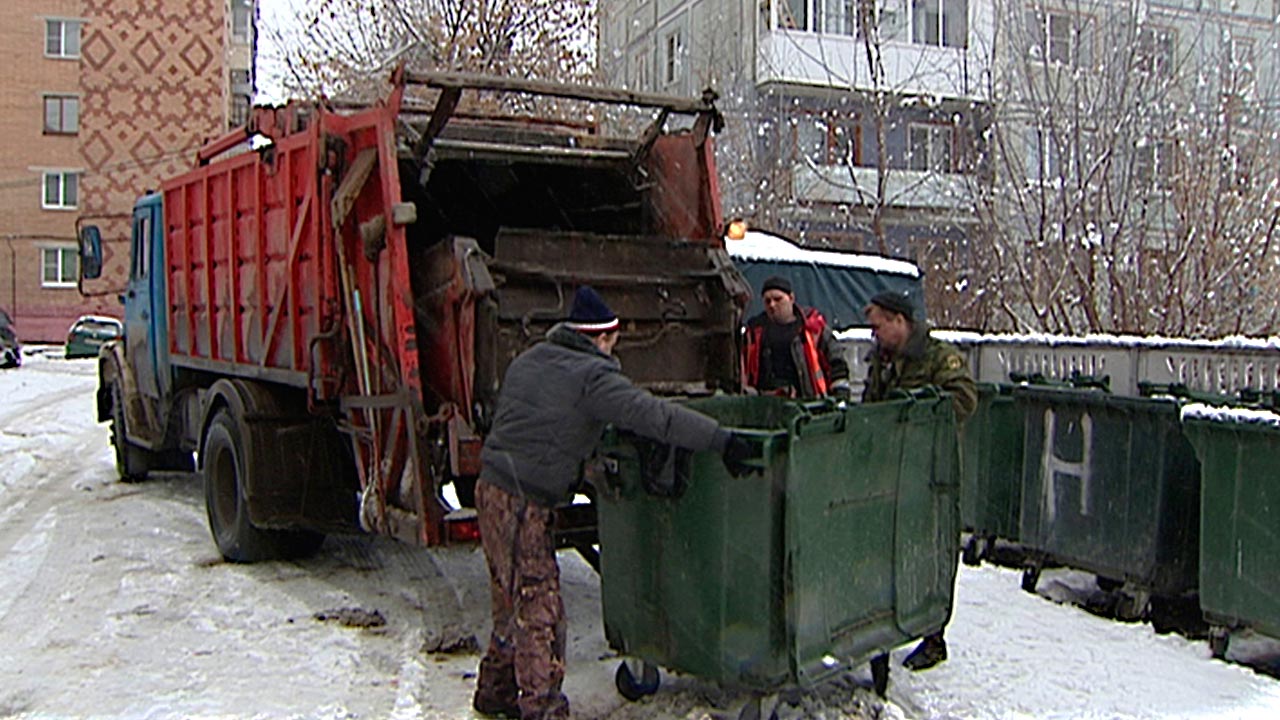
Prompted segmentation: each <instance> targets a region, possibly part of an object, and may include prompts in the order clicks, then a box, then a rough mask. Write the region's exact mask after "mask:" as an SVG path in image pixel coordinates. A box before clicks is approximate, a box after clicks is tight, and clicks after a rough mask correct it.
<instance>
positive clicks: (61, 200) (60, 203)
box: [40, 170, 82, 210]
mask: <svg viewBox="0 0 1280 720" xmlns="http://www.w3.org/2000/svg"><path fill="white" fill-rule="evenodd" d="M81 175H82V173H81V172H80V171H78V170H44V171H42V172H41V173H40V207H41V209H43V210H77V209H79V207H80V176H81ZM53 177H58V178H60V180H59V181H58V197H57V199H56V200H54V201H50V199H49V189H50V188H49V180H50V179H51V178H53ZM68 178H74V182H73V185H74V187H73V188H72V191H71V192H70V193H68V192H67V179H68ZM68 194H71V195H74V198H73V201H72V202H71V203H68V202H67V195H68Z"/></svg>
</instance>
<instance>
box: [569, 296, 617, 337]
mask: <svg viewBox="0 0 1280 720" xmlns="http://www.w3.org/2000/svg"><path fill="white" fill-rule="evenodd" d="M565 324H567V325H568V326H569V327H571V328H573V329H574V330H577V331H578V332H584V333H589V334H595V333H605V332H609V331H611V330H617V329H618V326H619V322H618V316H617V315H614V314H613V311H612V310H610V309H609V306H608V305H606V304H605V302H604V298H602V297H600V294H599V293H597V292H596V291H595V289H593V288H592V287H591V286H590V285H583V286H582V287H580V288H578V290H577V292H575V293H574V294H573V310H572V311H570V312H569V320H568V321H567V322H566V323H565Z"/></svg>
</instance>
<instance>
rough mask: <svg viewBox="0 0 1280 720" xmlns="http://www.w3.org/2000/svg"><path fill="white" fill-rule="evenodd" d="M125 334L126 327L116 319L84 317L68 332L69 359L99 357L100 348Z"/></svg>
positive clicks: (72, 325)
mask: <svg viewBox="0 0 1280 720" xmlns="http://www.w3.org/2000/svg"><path fill="white" fill-rule="evenodd" d="M123 334H124V325H123V324H121V322H120V321H119V320H117V319H115V318H112V317H102V316H99V315H82V316H81V317H80V318H78V319H77V320H76V321H75V322H74V323H72V324H71V329H70V330H68V331H67V357H68V358H85V357H98V348H101V347H102V344H103V343H105V342H106V341H108V340H114V339H116V338H118V337H120V336H121V335H123Z"/></svg>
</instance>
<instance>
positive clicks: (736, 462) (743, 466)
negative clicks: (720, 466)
mask: <svg viewBox="0 0 1280 720" xmlns="http://www.w3.org/2000/svg"><path fill="white" fill-rule="evenodd" d="M720 457H721V458H722V459H723V460H724V467H725V469H726V470H728V471H729V474H730V475H732V476H733V477H742V476H743V475H746V474H747V473H749V472H751V471H753V470H759V468H756V467H752V466H751V465H748V464H747V461H748V460H750V459H752V458H754V457H756V450H755V448H754V447H752V445H751V443H750V442H749V441H748V440H747V439H746V438H745V437H744V436H742V435H739V434H737V433H729V441H728V442H726V443H725V445H724V452H722V453H721V454H720Z"/></svg>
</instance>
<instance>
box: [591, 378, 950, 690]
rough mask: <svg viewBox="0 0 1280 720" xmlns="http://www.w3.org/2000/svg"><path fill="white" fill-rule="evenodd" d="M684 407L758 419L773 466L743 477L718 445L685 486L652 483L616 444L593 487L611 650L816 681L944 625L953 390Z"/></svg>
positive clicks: (732, 418) (748, 684)
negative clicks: (849, 401) (650, 488)
mask: <svg viewBox="0 0 1280 720" xmlns="http://www.w3.org/2000/svg"><path fill="white" fill-rule="evenodd" d="M690 406H692V407H695V408H697V409H698V410H701V411H703V412H706V413H708V414H709V415H711V416H713V417H715V418H717V419H718V420H720V421H721V423H722V424H724V425H726V426H729V427H733V428H735V429H737V430H740V431H743V432H748V433H750V434H751V436H752V437H753V438H754V439H755V441H757V442H759V444H760V445H761V446H762V448H763V458H762V460H761V462H760V465H761V466H762V468H763V472H762V473H760V474H750V475H746V476H743V477H738V478H734V477H732V476H730V475H729V474H728V473H727V471H726V470H725V469H724V467H723V465H722V464H721V462H720V458H719V457H718V456H716V455H715V454H714V453H699V454H696V455H693V456H692V457H691V458H688V460H689V466H688V468H687V478H688V480H687V483H686V484H683V485H678V486H677V487H679V488H680V489H679V490H678V491H677V495H676V496H674V497H662V496H655V495H652V494H650V493H648V492H646V491H645V489H644V484H645V483H644V479H643V478H642V477H641V475H642V473H641V469H640V464H641V463H640V460H639V458H640V457H641V453H640V452H639V451H637V449H636V446H635V445H633V444H632V443H630V442H627V441H623V440H615V441H612V442H607V443H606V455H607V456H608V457H611V458H613V459H614V462H613V463H611V464H612V468H611V470H610V472H608V473H607V474H606V478H605V479H604V481H603V482H601V483H600V484H599V487H597V498H596V501H597V507H598V510H599V532H600V550H601V568H600V577H601V589H602V595H603V605H604V625H605V634H606V637H607V638H608V641H609V644H610V645H611V646H612V647H613V648H614V649H616V650H618V651H619V652H620V653H622V654H623V655H627V656H631V657H634V658H639V659H641V660H643V661H645V662H646V663H650V664H652V665H656V666H663V667H666V668H669V669H672V670H677V671H682V672H685V673H689V674H691V675H695V676H698V677H701V678H705V679H710V680H714V681H718V682H720V683H722V684H725V685H729V686H735V687H742V688H747V689H750V690H754V691H760V692H770V691H773V690H776V689H780V688H782V687H785V686H793V685H809V684H812V683H815V682H819V681H821V680H822V679H823V678H824V677H826V676H828V675H830V674H832V673H834V672H837V671H839V670H841V669H842V668H847V667H849V666H852V665H856V664H860V663H862V662H864V661H866V660H867V659H869V658H872V657H875V656H879V655H882V654H884V653H887V652H888V651H889V650H890V649H892V648H894V647H896V646H898V645H900V644H902V643H904V642H907V641H909V640H911V639H913V638H917V637H921V636H923V635H926V634H929V633H931V632H933V631H935V630H937V629H939V628H941V627H942V626H943V625H944V624H945V623H946V621H947V619H948V617H949V616H950V611H951V602H952V593H953V584H954V576H955V557H956V551H957V546H958V542H959V529H958V520H959V517H958V515H959V512H958V504H957V491H958V467H957V464H958V463H957V462H956V455H957V438H956V431H955V421H954V417H953V412H952V409H951V401H950V399H949V398H948V397H946V396H939V395H938V394H936V393H932V392H930V393H922V394H917V395H913V396H910V397H907V398H904V399H898V400H892V401H888V402H883V403H875V404H867V405H851V406H848V407H847V408H844V409H837V408H836V407H834V406H832V405H801V404H797V403H792V402H789V401H786V400H782V399H779V398H772V397H716V398H709V399H705V400H701V401H695V402H691V403H690ZM676 457H677V459H679V456H678V455H677V456H676ZM620 670H621V668H620ZM655 682H656V680H655ZM620 688H621V685H620ZM655 688H656V686H655ZM649 691H650V692H651V691H652V690H649ZM624 694H626V692H625V691H624Z"/></svg>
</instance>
